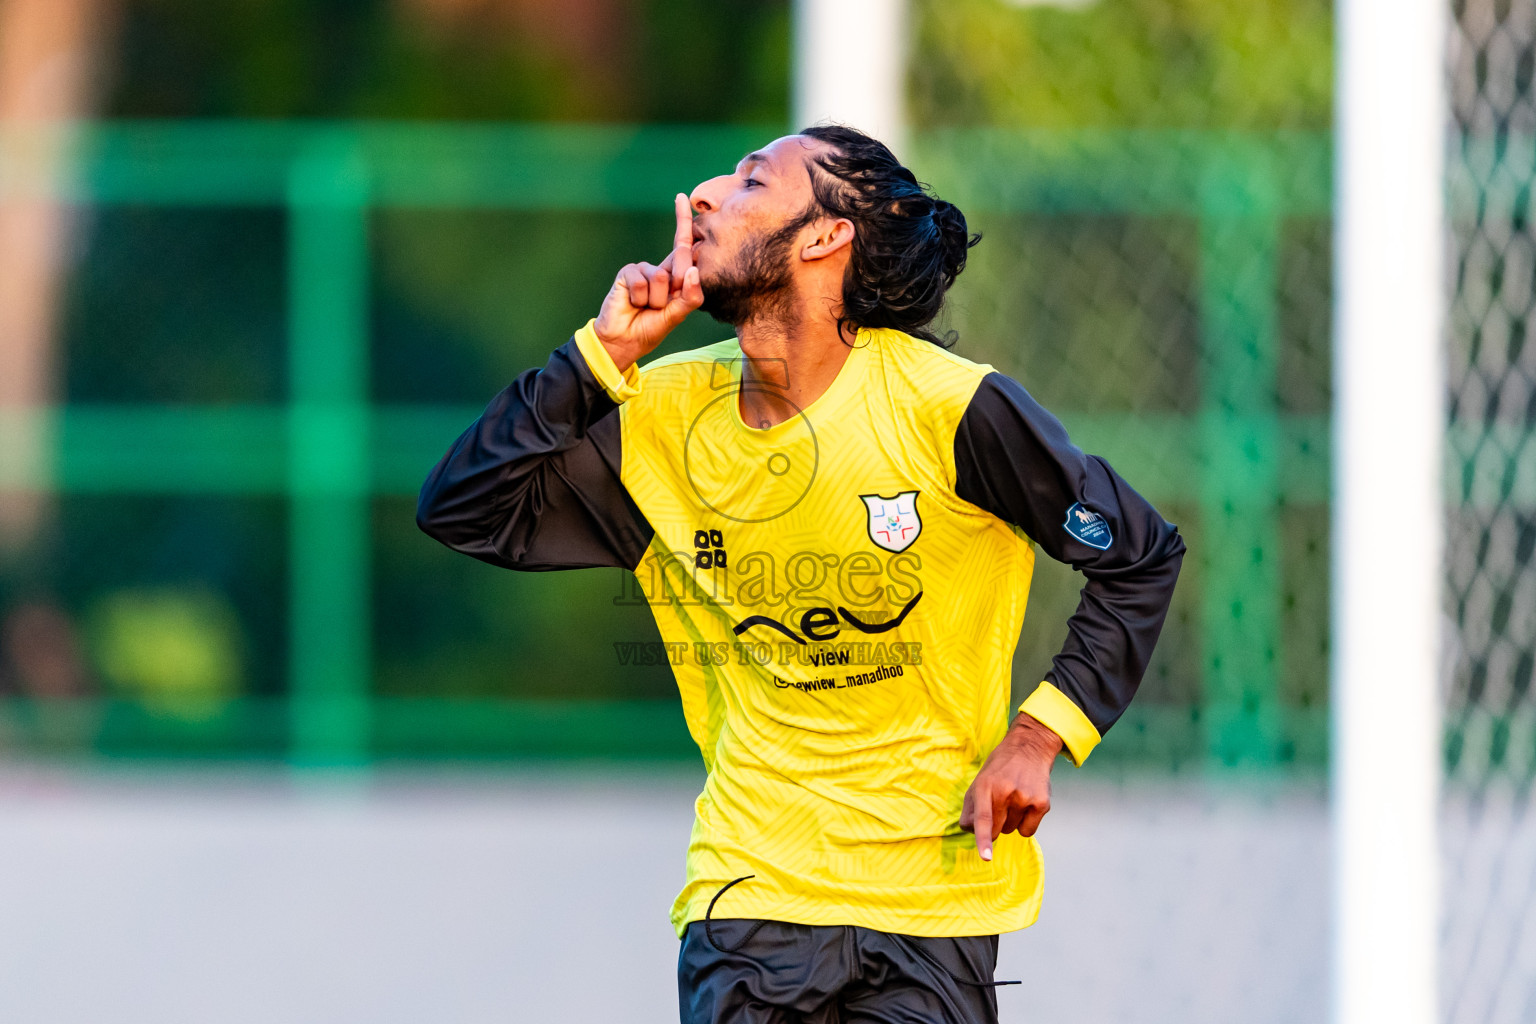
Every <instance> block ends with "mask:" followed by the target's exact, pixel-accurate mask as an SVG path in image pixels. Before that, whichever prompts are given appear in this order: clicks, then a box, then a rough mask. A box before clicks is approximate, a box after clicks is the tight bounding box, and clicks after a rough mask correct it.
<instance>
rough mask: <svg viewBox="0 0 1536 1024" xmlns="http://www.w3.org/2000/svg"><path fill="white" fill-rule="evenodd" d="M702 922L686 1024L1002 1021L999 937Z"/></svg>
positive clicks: (686, 940)
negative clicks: (995, 983) (996, 978)
mask: <svg viewBox="0 0 1536 1024" xmlns="http://www.w3.org/2000/svg"><path fill="white" fill-rule="evenodd" d="M709 931H710V932H711V933H712V934H713V941H711V938H710V935H709V934H706V932H705V925H704V922H703V921H695V922H693V923H692V924H690V925H689V926H688V929H687V931H686V932H685V933H684V935H683V948H682V952H681V953H680V954H679V956H678V960H677V991H678V1001H679V1005H680V1008H681V1017H682V1024H996V1021H997V993H996V990H995V989H994V988H993V987H992V972H993V971H994V970H995V969H996V967H997V936H996V935H980V936H967V937H965V938H953V939H930V938H919V937H916V936H912V935H892V934H890V933H888V932H877V931H871V930H870V929H868V928H858V927H855V926H851V925H834V926H819V925H804V924H786V923H784V922H782V921H748V920H741V919H724V920H722V919H720V918H716V919H715V920H713V921H711V922H710V925H709Z"/></svg>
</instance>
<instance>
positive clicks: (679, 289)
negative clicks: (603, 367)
mask: <svg viewBox="0 0 1536 1024" xmlns="http://www.w3.org/2000/svg"><path fill="white" fill-rule="evenodd" d="M676 209H677V234H676V235H675V236H674V238H673V244H672V252H671V253H669V254H668V255H667V258H666V259H664V260H662V261H661V265H660V266H652V265H651V264H649V263H631V264H629V265H628V266H627V267H624V268H623V269H622V270H620V271H619V274H618V276H617V277H615V278H614V279H613V287H612V288H610V289H608V295H607V297H606V298H604V299H603V308H602V310H601V311H600V312H599V313H598V314H597V325H596V330H597V340H598V341H601V342H602V343H603V347H604V348H606V349H607V350H608V354H609V355H610V356H612V357H613V361H614V363H615V364H616V365H617V366H618V368H619V369H620V370H625V369H628V368H629V367H630V366H631V365H633V364H634V363H635V361H636V360H638V359H640V358H641V357H642V356H645V355H647V354H648V353H650V351H651V350H652V349H654V348H655V347H656V346H657V345H660V344H661V342H662V339H663V338H665V337H666V336H667V335H668V334H670V333H672V329H673V328H674V327H676V326H677V325H678V324H680V323H682V322H683V318H684V317H686V316H687V315H688V314H689V313H692V312H693V311H694V310H696V309H698V308H699V307H700V306H701V305H703V303H704V290H703V289H702V288H701V287H700V286H699V268H698V267H695V266H694V265H693V207H691V206H690V205H689V203H688V197H687V196H685V195H683V194H682V193H681V192H679V193H678V194H677V200H676Z"/></svg>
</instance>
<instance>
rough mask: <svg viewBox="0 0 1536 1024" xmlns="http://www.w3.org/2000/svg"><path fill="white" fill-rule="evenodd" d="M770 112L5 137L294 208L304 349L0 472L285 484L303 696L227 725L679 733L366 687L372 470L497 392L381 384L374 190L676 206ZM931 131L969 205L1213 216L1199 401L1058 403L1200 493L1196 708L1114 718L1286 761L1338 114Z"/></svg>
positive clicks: (426, 459) (1143, 464)
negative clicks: (1294, 321)
mask: <svg viewBox="0 0 1536 1024" xmlns="http://www.w3.org/2000/svg"><path fill="white" fill-rule="evenodd" d="M773 133H774V129H773V128H760V129H759V128H751V127H740V126H732V127H697V128H666V127H626V126H485V127H479V126H418V125H389V124H374V125H346V124H284V123H230V122H209V123H167V124H153V123H144V124H138V123H115V124H105V125H97V126H90V127H87V128H83V129H79V130H75V131H72V132H68V133H65V134H64V135H63V137H62V139H61V140H60V141H61V142H62V143H63V144H64V145H66V146H67V147H68V149H69V151H70V152H71V153H72V160H71V161H70V164H69V165H70V166H71V167H72V168H73V171H72V174H71V176H70V177H69V178H68V179H67V180H65V181H62V182H58V181H54V182H37V181H35V180H31V179H29V177H28V175H27V174H26V171H25V161H24V159H22V156H23V155H24V154H25V153H26V152H27V150H28V140H27V139H23V138H19V137H16V136H8V137H0V192H3V193H9V194H25V193H28V192H31V191H37V190H41V189H46V190H48V191H49V192H50V193H53V194H56V195H59V196H60V197H61V198H63V199H65V200H66V201H71V202H79V203H94V204H140V205H166V206H199V205H217V206H268V207H270V206H278V207H285V208H286V209H287V210H288V211H289V214H290V250H289V278H288V281H289V284H288V288H289V300H290V323H289V337H290V350H289V351H290V363H289V365H290V378H291V379H290V382H289V383H290V388H289V395H290V400H289V403H288V404H287V405H286V406H285V407H276V408H274V407H218V408H209V407H201V408H199V407H190V408H189V407H174V408H173V407H157V406H137V407H103V406H68V407H64V408H61V409H57V410H50V411H47V412H45V413H41V414H34V415H41V416H42V417H44V418H45V419H46V421H47V422H46V423H45V424H44V426H45V428H46V429H47V431H48V436H52V437H53V438H54V458H53V461H52V462H51V464H48V465H44V466H40V467H39V466H26V465H17V464H11V463H6V462H5V461H4V460H0V490H3V489H7V488H9V489H57V490H60V491H63V492H68V493H98V494H99V493H184V494H185V493H196V494H206V493H215V494H268V495H282V496H285V497H286V498H287V500H288V501H289V503H290V507H291V513H292V520H291V522H292V528H291V530H290V552H289V554H290V559H291V565H292V566H293V571H292V575H291V581H290V597H291V621H290V638H291V645H290V647H291V652H292V653H291V664H290V666H289V671H290V684H291V685H290V694H291V697H290V699H289V701H287V702H286V705H281V704H279V705H270V704H264V703H262V702H259V701H256V702H251V701H247V702H243V703H241V702H237V703H236V704H234V705H231V707H232V708H233V710H231V711H230V712H228V713H227V714H226V716H225V719H224V726H223V728H225V729H226V730H227V731H229V732H231V734H242V735H243V734H249V735H269V734H270V735H283V736H286V738H287V742H288V749H289V751H290V758H291V759H292V761H293V762H294V763H296V764H300V765H335V764H355V763H360V762H362V761H364V760H366V759H367V758H368V757H369V756H370V753H371V751H373V750H375V749H376V743H377V741H378V740H379V738H380V737H381V736H385V737H388V736H393V737H395V738H396V739H397V740H398V741H399V742H398V743H395V744H394V746H395V747H397V748H400V749H416V748H420V749H425V750H437V749H438V745H437V742H436V740H434V739H433V737H437V738H438V739H441V737H443V736H461V737H475V736H479V737H480V739H482V740H484V743H485V745H486V747H487V749H496V750H502V751H511V750H515V751H524V752H534V753H558V752H565V753H582V754H597V753H604V752H606V753H610V754H612V753H618V754H638V755H644V756H664V755H671V754H682V755H684V756H686V755H687V753H688V746H687V737H686V733H685V731H684V730H683V729H682V728H681V721H680V716H679V715H678V714H677V713H676V711H675V709H674V708H671V707H668V708H665V709H662V708H656V707H652V706H639V705H632V704H602V705H597V704H587V705H581V706H574V705H570V706H556V705H548V704H527V703H519V702H497V703H494V704H491V703H480V704H475V703H470V704H451V703H446V702H431V701H400V700H396V701H381V700H371V699H370V695H369V679H370V648H371V638H370V623H369V597H368V595H369V587H370V564H369V519H368V515H369V512H368V503H369V499H370V497H371V496H373V495H376V494H389V495H407V494H414V493H415V491H416V488H417V487H418V486H419V484H420V479H421V474H422V472H423V468H424V467H425V466H428V465H430V464H431V463H432V462H433V461H434V460H435V459H436V457H437V456H438V455H439V454H440V451H441V449H442V447H443V445H444V444H445V443H446V439H448V438H451V437H452V436H453V435H454V434H455V433H457V431H458V430H459V429H461V428H462V426H463V424H464V423H466V422H468V421H469V419H471V418H472V417H473V416H474V415H476V414H477V413H478V411H479V410H478V409H466V408H457V407H450V408H444V407H435V406H428V407H418V406H387V405H386V406H371V405H370V404H369V402H368V396H367V394H366V384H365V382H366V380H367V378H368V373H367V366H368V347H369V346H368V329H367V322H366V309H367V287H368V259H369V249H368V215H369V211H370V210H372V209H376V208H384V207H411V208H503V209H557V210H651V209H665V208H667V205H668V203H669V197H670V196H671V195H673V194H674V193H675V192H676V190H677V188H678V187H679V186H680V185H682V184H686V183H689V182H693V181H697V180H701V179H702V178H704V177H707V176H709V175H712V174H714V173H718V171H719V169H720V168H721V167H727V166H731V165H732V164H733V163H734V162H735V160H736V159H737V158H738V157H739V156H740V155H741V154H742V153H744V152H747V151H749V150H750V149H752V148H753V147H754V146H756V145H757V144H760V143H761V141H762V140H763V139H764V138H765V137H767V136H769V135H771V134H773ZM914 149H915V150H916V158H915V159H916V164H917V166H921V167H923V168H924V169H925V171H927V172H928V173H929V175H930V180H932V181H933V182H934V183H935V184H936V185H937V186H938V187H939V188H940V189H941V190H943V191H944V192H945V193H946V194H949V195H952V196H954V197H955V198H956V200H957V201H958V202H959V203H960V204H961V205H962V206H964V207H965V208H966V209H973V210H976V211H978V212H980V211H985V210H992V211H1001V212H1041V213H1106V214H1114V213H1133V214H1138V215H1178V216H1186V217H1191V218H1195V219H1197V220H1198V223H1199V225H1200V264H1199V266H1200V274H1201V281H1200V289H1199V296H1200V310H1199V315H1200V323H1201V340H1202V348H1203V353H1202V359H1203V362H1202V366H1203V370H1204V384H1203V388H1204V390H1203V396H1204V398H1203V404H1202V408H1201V411H1200V413H1199V414H1198V416H1195V417H1193V418H1183V417H1178V416H1139V415H1137V416H1133V415H1130V414H1127V415H1096V416H1095V415H1087V416H1085V415H1073V414H1072V413H1071V412H1070V411H1068V412H1066V413H1064V415H1063V419H1064V420H1065V421H1066V422H1067V425H1068V426H1069V428H1071V429H1072V431H1073V433H1074V436H1075V437H1076V438H1077V439H1078V440H1079V442H1080V443H1081V444H1083V445H1084V447H1088V448H1093V449H1098V450H1104V451H1107V452H1108V453H1109V454H1110V455H1112V456H1113V457H1114V459H1115V461H1116V462H1117V464H1119V465H1123V466H1124V467H1125V471H1126V473H1127V475H1129V476H1132V477H1133V478H1134V479H1136V480H1137V482H1138V485H1139V486H1141V487H1142V489H1143V490H1144V491H1146V492H1147V493H1148V494H1149V496H1150V497H1152V498H1153V500H1158V501H1193V502H1195V503H1197V504H1198V507H1199V508H1200V510H1201V536H1200V543H1199V545H1198V551H1197V557H1199V558H1200V559H1202V563H1201V564H1202V568H1203V572H1202V579H1203V597H1202V605H1201V609H1202V610H1201V614H1202V622H1201V632H1202V635H1203V636H1204V637H1205V638H1206V639H1205V643H1206V649H1205V651H1204V659H1203V660H1204V665H1203V671H1204V683H1203V685H1204V705H1205V707H1204V715H1203V717H1202V719H1201V721H1200V722H1199V723H1198V724H1197V725H1195V726H1193V727H1192V726H1191V725H1190V723H1189V722H1188V718H1187V716H1183V718H1182V719H1181V717H1180V715H1179V714H1177V713H1174V712H1170V711H1168V710H1167V709H1158V708H1145V709H1141V708H1133V714H1132V715H1131V716H1130V718H1129V721H1130V722H1131V723H1132V724H1131V725H1130V726H1122V727H1121V729H1122V730H1127V731H1133V732H1135V731H1139V732H1140V733H1142V734H1144V735H1145V736H1146V737H1148V738H1147V740H1146V742H1145V743H1144V744H1143V746H1145V747H1147V748H1148V749H1151V748H1156V747H1159V746H1160V745H1167V744H1168V743H1174V744H1178V743H1183V742H1185V739H1181V738H1180V737H1183V735H1184V734H1185V733H1188V732H1189V731H1190V729H1191V728H1194V729H1196V730H1198V734H1197V735H1194V736H1189V737H1187V739H1188V740H1192V741H1193V742H1194V744H1195V745H1196V746H1200V745H1203V747H1204V749H1205V750H1206V751H1207V752H1208V755H1209V759H1210V760H1211V762H1212V763H1219V764H1227V765H1233V764H1236V765H1255V766H1265V765H1269V764H1272V763H1273V762H1274V761H1275V759H1276V757H1277V750H1278V749H1279V746H1280V740H1281V737H1282V736H1284V735H1294V734H1295V733H1296V732H1297V731H1298V730H1299V731H1305V732H1308V733H1315V734H1316V735H1317V736H1319V737H1320V736H1322V735H1323V730H1324V729H1325V728H1326V725H1325V719H1324V717H1323V715H1322V714H1321V713H1320V712H1317V713H1312V714H1310V715H1309V716H1304V717H1305V720H1302V721H1298V720H1291V721H1287V720H1286V717H1285V716H1286V712H1285V711H1284V710H1283V709H1282V708H1281V706H1280V703H1279V701H1278V699H1277V689H1278V685H1277V684H1278V679H1279V659H1280V657H1281V656H1282V651H1281V650H1280V644H1279V642H1278V638H1279V635H1280V632H1279V617H1280V608H1279V601H1280V596H1279V594H1280V581H1279V561H1278V551H1279V539H1278V538H1279V531H1278V523H1277V509H1278V499H1279V498H1280V496H1281V495H1285V496H1286V497H1287V500H1289V501H1292V502H1298V503H1307V504H1321V503H1324V502H1326V500H1327V479H1328V477H1327V452H1328V426H1327V422H1326V420H1325V419H1323V418H1321V417H1284V416H1281V415H1279V413H1278V410H1277V408H1276V404H1275V371H1276V362H1277V352H1276V350H1277V340H1276V321H1277V314H1276V309H1277V298H1278V296H1277V291H1278V282H1277V261H1278V256H1277V252H1278V246H1279V242H1278V239H1279V235H1280V226H1281V224H1282V222H1283V220H1284V219H1285V218H1287V217H1294V216H1326V215H1327V214H1328V212H1329V210H1330V179H1331V173H1330V159H1331V158H1330V152H1329V141H1328V139H1327V137H1326V136H1318V135H1265V136H1245V135H1235V134H1200V133H1187V132H1048V133H1047V132H1041V133H1003V132H988V131H952V132H939V133H929V134H925V135H920V136H919V137H918V138H917V139H916V140H915V143H914ZM19 415H21V414H18V413H16V412H14V411H13V412H10V413H5V412H3V411H0V429H3V430H11V429H23V428H35V427H36V426H37V425H36V424H22V423H19V422H17V417H18V416H19ZM173 440H174V443H171V442H172V441H173ZM1196 468H1198V472H1196V471H1194V470H1195V469H1196ZM20 713H21V717H23V718H28V719H29V720H31V721H33V723H34V725H35V726H36V729H37V730H39V733H38V734H39V735H58V736H68V735H74V734H75V732H76V731H78V730H80V729H87V730H89V729H95V730H98V731H99V730H102V729H105V730H107V731H108V732H111V731H112V730H113V729H123V730H130V731H131V729H135V728H136V729H139V730H140V734H143V735H151V734H156V733H155V730H156V729H157V728H158V729H160V733H159V735H161V740H162V742H165V743H169V744H170V745H171V746H172V747H174V746H175V743H174V742H173V740H174V737H172V736H171V735H170V733H169V732H166V730H167V729H170V730H171V732H174V727H170V726H164V724H163V723H162V724H161V725H160V726H156V725H154V724H153V720H154V716H153V715H146V714H145V713H143V712H142V709H138V710H135V709H134V708H133V707H132V706H130V705H125V704H121V703H113V702H100V703H97V704H93V705H91V706H90V707H86V706H84V705H80V706H74V707H70V708H50V707H45V706H36V707H33V706H27V707H26V708H24V709H23V711H22V712H20ZM285 715H286V716H287V717H286V718H284V717H283V716H285ZM1293 718H1294V716H1293ZM114 722H116V723H118V724H117V725H112V724H111V723H114ZM125 722H128V723H134V722H136V723H137V724H136V725H132V726H130V725H124V724H122V723H125ZM50 723H51V724H50ZM104 723H105V724H104ZM1136 723H1140V726H1139V730H1138V727H1137V725H1136ZM167 737H170V738H167ZM411 737H415V739H414V740H413V739H411ZM496 737H499V739H497V738H496ZM562 737H563V738H562ZM1160 737H1161V739H1160ZM471 745H472V746H473V745H474V742H471ZM1312 745H1313V746H1315V748H1316V749H1319V750H1320V749H1322V746H1323V744H1322V743H1321V742H1320V741H1319V742H1316V743H1314V744H1312ZM194 746H195V744H194Z"/></svg>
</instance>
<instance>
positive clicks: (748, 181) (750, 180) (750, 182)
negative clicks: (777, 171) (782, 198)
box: [743, 178, 762, 188]
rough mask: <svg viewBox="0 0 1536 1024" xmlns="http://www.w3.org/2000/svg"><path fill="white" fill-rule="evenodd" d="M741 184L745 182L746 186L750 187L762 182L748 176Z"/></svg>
mask: <svg viewBox="0 0 1536 1024" xmlns="http://www.w3.org/2000/svg"><path fill="white" fill-rule="evenodd" d="M743 184H745V185H746V187H747V188H751V187H752V186H753V185H761V184H762V182H760V181H758V180H757V179H756V178H748V179H746V181H745V182H744V183H743Z"/></svg>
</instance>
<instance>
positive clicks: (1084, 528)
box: [1061, 501, 1115, 551]
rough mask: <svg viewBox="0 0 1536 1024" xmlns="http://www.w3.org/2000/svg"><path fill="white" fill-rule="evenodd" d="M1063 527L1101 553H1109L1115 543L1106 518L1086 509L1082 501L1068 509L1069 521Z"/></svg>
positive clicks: (1074, 503)
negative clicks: (1110, 547)
mask: <svg viewBox="0 0 1536 1024" xmlns="http://www.w3.org/2000/svg"><path fill="white" fill-rule="evenodd" d="M1061 525H1062V526H1063V527H1065V528H1066V531H1067V532H1068V533H1070V534H1071V535H1072V536H1073V537H1075V538H1077V539H1078V540H1080V541H1082V542H1083V543H1084V544H1087V545H1088V546H1089V547H1091V548H1098V549H1099V550H1100V551H1108V550H1109V546H1110V545H1111V544H1113V543H1114V542H1115V538H1114V537H1113V536H1111V535H1110V532H1109V524H1108V523H1106V522H1105V521H1104V517H1103V516H1101V515H1099V514H1098V513H1097V512H1095V511H1093V510H1092V509H1087V508H1084V507H1083V503H1082V502H1080V501H1079V502H1073V503H1072V507H1071V508H1069V509H1067V521H1066V522H1065V523H1062V524H1061Z"/></svg>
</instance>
